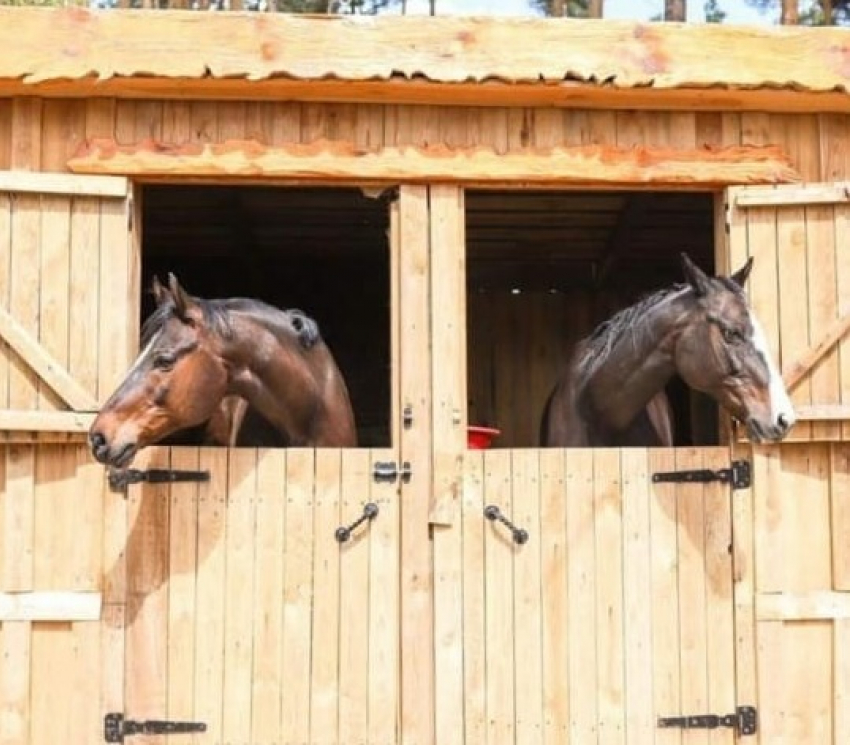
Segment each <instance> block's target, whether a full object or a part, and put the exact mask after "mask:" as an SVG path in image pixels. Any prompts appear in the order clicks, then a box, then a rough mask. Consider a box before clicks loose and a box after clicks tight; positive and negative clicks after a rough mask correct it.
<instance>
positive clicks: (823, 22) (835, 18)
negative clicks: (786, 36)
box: [747, 0, 850, 26]
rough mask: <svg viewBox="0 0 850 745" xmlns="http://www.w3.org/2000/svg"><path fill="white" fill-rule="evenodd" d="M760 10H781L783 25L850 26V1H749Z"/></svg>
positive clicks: (748, 1)
mask: <svg viewBox="0 0 850 745" xmlns="http://www.w3.org/2000/svg"><path fill="white" fill-rule="evenodd" d="M747 3H748V4H749V5H751V6H753V7H754V8H758V9H759V10H763V11H767V10H777V9H779V10H780V19H781V23H783V24H796V23H799V24H801V25H804V26H831V25H839V26H847V25H850V0H808V1H805V0H804V1H803V2H801V0H747Z"/></svg>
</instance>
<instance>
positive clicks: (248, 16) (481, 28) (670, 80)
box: [0, 7, 850, 110]
mask: <svg viewBox="0 0 850 745" xmlns="http://www.w3.org/2000/svg"><path fill="white" fill-rule="evenodd" d="M532 39H533V43H531V42H530V40H532ZM0 48H2V49H3V50H4V54H3V55H2V57H0V93H2V94H4V95H71V96H74V95H86V96H89V95H148V96H152V95H158V96H164V97H168V96H169V92H171V93H172V95H175V96H177V95H179V96H181V97H182V96H186V95H188V96H189V97H196V98H200V97H215V96H217V95H224V96H226V97H234V98H235V97H241V98H244V99H251V98H262V97H264V96H266V95H268V96H269V97H271V96H272V95H273V94H274V95H281V94H282V95H288V96H290V97H291V98H292V99H301V98H303V99H304V100H309V99H310V98H311V97H312V100H346V99H348V100H352V101H377V102H384V103H393V102H401V103H403V102H414V103H415V102H428V103H445V104H452V103H476V102H477V101H476V96H477V95H479V94H480V95H481V96H482V100H481V103H483V104H485V105H487V104H491V103H495V102H498V101H499V99H504V101H505V102H506V103H509V102H510V100H511V95H512V94H519V96H520V98H521V99H522V100H523V101H526V100H527V101H531V102H540V103H541V104H546V103H555V104H556V105H584V104H585V103H587V105H592V104H593V103H594V102H595V103H599V102H602V101H605V103H604V104H601V103H599V105H616V101H617V100H618V99H620V100H623V101H629V102H631V101H632V100H634V99H637V100H638V101H640V100H645V101H647V102H649V103H650V104H651V102H652V101H653V100H656V101H658V102H659V103H658V106H659V107H661V106H663V105H664V100H665V99H666V100H667V101H670V102H675V101H676V100H678V99H681V100H683V101H687V104H682V105H683V106H684V105H687V106H688V107H690V106H692V105H693V102H694V101H698V102H702V103H703V104H704V105H705V106H707V107H709V108H722V107H723V106H722V105H721V102H722V101H724V100H725V101H727V106H726V107H727V108H732V109H734V108H749V107H748V106H747V104H746V100H747V99H748V98H749V97H756V98H758V97H759V96H761V97H762V98H774V99H776V100H779V99H781V100H782V102H783V103H782V106H789V105H790V107H791V108H792V109H794V108H802V109H810V108H811V107H817V106H820V107H821V109H822V110H844V108H843V107H847V106H848V104H847V101H850V95H848V93H847V92H848V90H850V30H847V29H842V28H836V27H830V28H805V27H779V26H772V27H741V26H725V25H717V24H672V23H646V22H644V23H640V22H630V21H608V20H603V21H599V20H595V21H594V20H576V19H542V18H462V17H440V16H438V17H427V16H377V17H371V16H369V17H364V16H301V15H286V14H273V13H251V12H240V13H236V12H219V13H208V12H204V13H200V12H197V11H177V10H174V11H170V10H151V11H144V10H88V9H84V8H79V7H67V8H32V7H0ZM613 50H616V52H615V51H613ZM778 61H779V63H778ZM77 89H79V90H77ZM794 98H801V99H806V100H808V101H810V103H806V104H799V105H797V106H795V105H794V104H793V102H792V101H793V99H794ZM789 102H791V103H789ZM523 105H526V104H523ZM624 105H631V104H630V103H627V104H624ZM777 105H779V104H777Z"/></svg>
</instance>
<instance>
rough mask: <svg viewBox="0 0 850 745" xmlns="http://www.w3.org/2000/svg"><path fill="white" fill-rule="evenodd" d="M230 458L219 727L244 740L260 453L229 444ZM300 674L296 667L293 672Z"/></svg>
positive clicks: (227, 738) (226, 735)
mask: <svg viewBox="0 0 850 745" xmlns="http://www.w3.org/2000/svg"><path fill="white" fill-rule="evenodd" d="M228 456H229V462H228V469H227V531H226V533H225V559H224V561H225V567H226V574H225V580H224V683H223V686H222V695H223V701H224V708H223V717H222V726H221V730H222V735H223V740H224V741H225V742H240V741H241V742H244V741H247V740H248V738H249V737H250V734H251V733H250V727H251V690H252V686H251V682H252V679H253V667H252V663H253V661H254V633H253V632H254V612H255V606H256V605H257V604H258V598H256V596H255V595H254V582H253V580H254V543H255V515H254V510H255V505H256V482H257V479H256V474H257V451H256V450H255V449H254V448H229V449H228ZM263 600H264V599H259V602H260V603H262V601H263ZM260 607H261V608H262V606H260ZM299 673H300V671H299ZM299 673H296V672H295V671H293V675H294V676H298V675H299ZM301 674H302V675H303V673H301Z"/></svg>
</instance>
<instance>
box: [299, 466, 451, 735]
mask: <svg viewBox="0 0 850 745" xmlns="http://www.w3.org/2000/svg"><path fill="white" fill-rule="evenodd" d="M370 454H371V462H372V463H374V462H375V461H376V460H377V459H378V458H381V459H382V460H383V459H385V458H388V457H392V452H384V451H380V450H372V451H371V453H370ZM365 478H366V481H367V482H368V483H369V485H370V486H369V490H370V491H369V493H370V495H371V500H372V502H374V503H375V504H377V505H378V507H379V509H380V513H379V515H378V518H376V519H375V521H373V524H372V526H371V528H370V530H369V551H370V556H369V712H368V720H369V730H368V737H367V738H366V741H367V742H375V743H377V742H385V743H388V744H390V743H396V742H398V717H399V711H400V702H401V698H400V690H399V675H398V671H399V666H400V665H401V659H402V650H401V649H400V647H399V640H400V627H399V590H398V577H399V556H400V552H399V515H400V510H399V500H398V489H397V488H396V486H395V485H394V484H386V483H382V484H378V483H376V482H375V481H374V479H371V478H370V471H367V472H366V474H365ZM361 488H363V489H364V492H365V489H366V485H365V484H364V485H363V486H362V487H361ZM454 532H455V533H459V532H460V530H459V526H457V527H455V529H454ZM456 545H457V551H460V536H459V535H458V537H457V539H456ZM452 563H453V564H455V565H456V566H457V571H458V572H459V571H460V559H459V557H458V559H457V560H456V561H452ZM458 587H460V582H459V578H458ZM458 600H459V601H460V598H458ZM462 631H463V627H462V626H461V627H459V628H458V630H457V632H456V633H457V634H458V635H461V634H462ZM458 647H459V645H458ZM459 648H460V647H459ZM314 654H315V653H314ZM462 663H463V660H462V658H461V660H460V665H461V669H459V670H458V672H459V673H460V671H461V670H462ZM461 683H462V681H461ZM459 695H460V696H461V697H462V695H463V690H462V688H461V689H460V690H459ZM459 726H460V729H458V730H457V732H458V733H459V732H462V731H463V720H460V722H459Z"/></svg>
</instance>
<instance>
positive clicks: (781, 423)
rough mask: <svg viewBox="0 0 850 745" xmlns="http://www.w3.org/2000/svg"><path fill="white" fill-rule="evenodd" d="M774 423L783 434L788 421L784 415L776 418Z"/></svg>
mask: <svg viewBox="0 0 850 745" xmlns="http://www.w3.org/2000/svg"><path fill="white" fill-rule="evenodd" d="M776 423H777V424H778V425H779V427H780V428H781V429H782V431H783V432H785V431H786V430H787V429H788V419H787V417H786V416H785V414H780V415H779V416H778V417H776Z"/></svg>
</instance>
